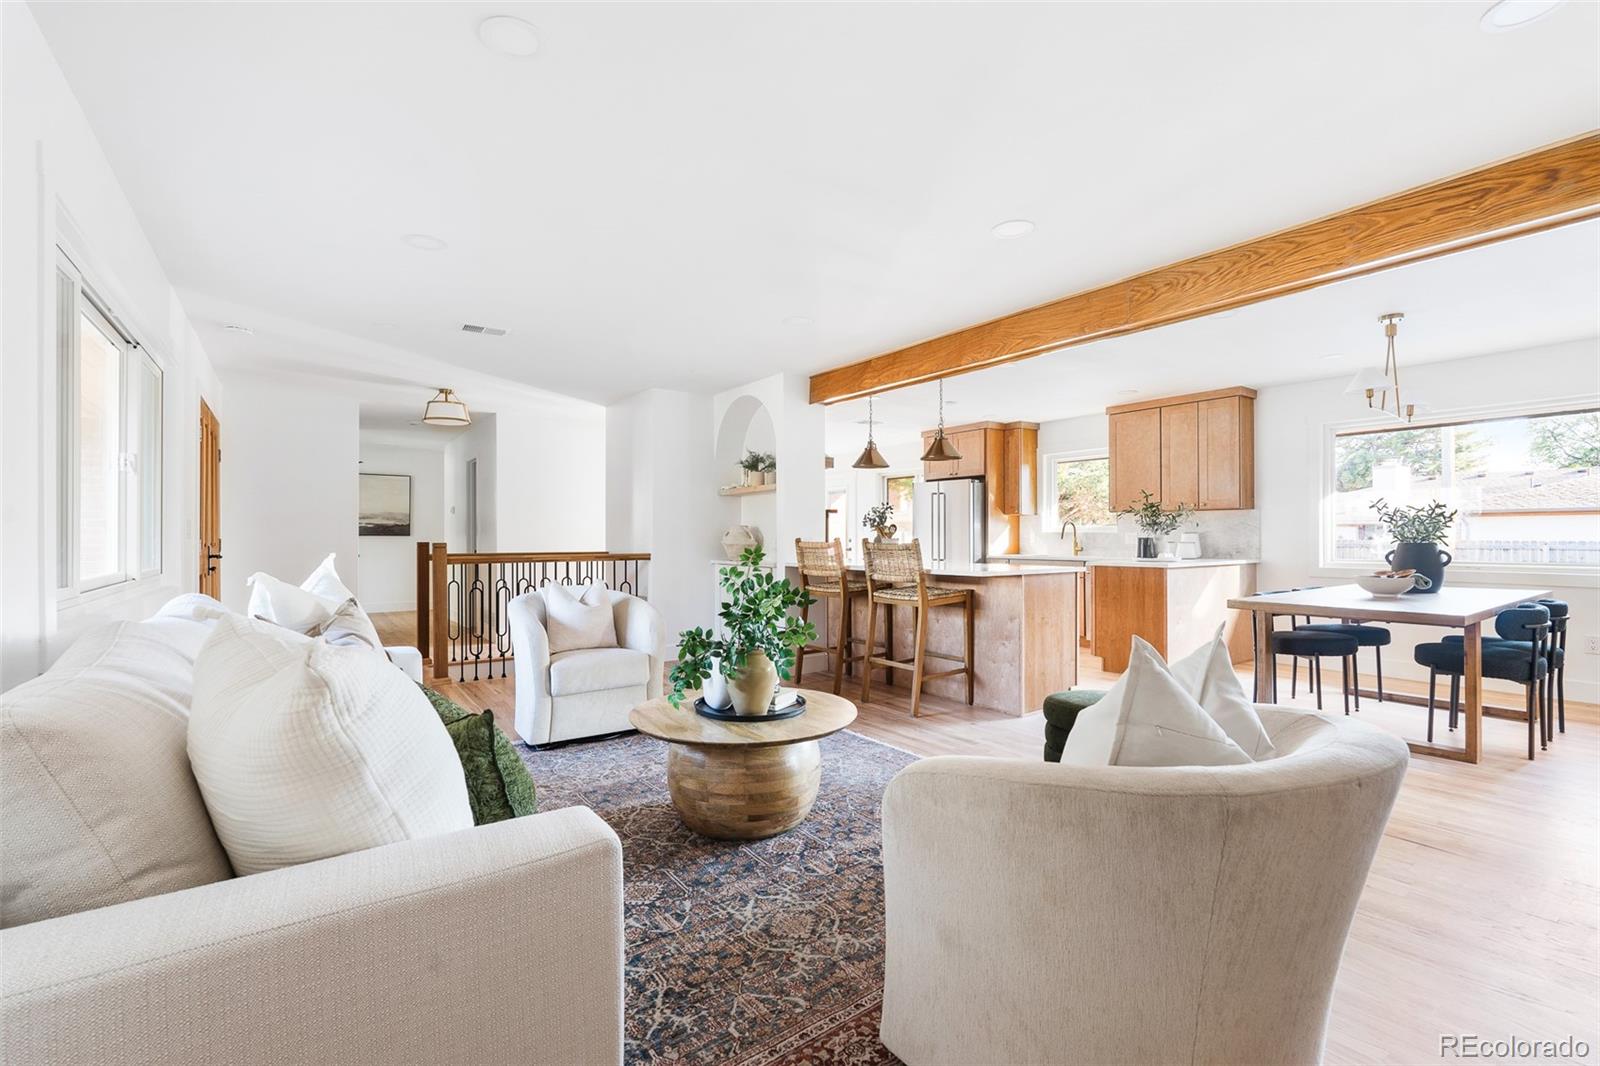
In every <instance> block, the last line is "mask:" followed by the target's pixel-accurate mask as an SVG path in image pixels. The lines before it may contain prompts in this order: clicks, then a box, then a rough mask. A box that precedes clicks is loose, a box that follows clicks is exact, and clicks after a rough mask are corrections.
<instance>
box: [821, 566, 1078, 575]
mask: <svg viewBox="0 0 1600 1066" xmlns="http://www.w3.org/2000/svg"><path fill="white" fill-rule="evenodd" d="M845 569H847V570H854V571H858V572H859V571H860V570H861V567H860V566H859V565H857V564H854V563H851V564H848V565H847V566H846V567H845ZM1086 569H1087V568H1086V567H1085V566H1084V565H1083V564H1082V563H1077V564H1072V563H1047V562H1040V563H1010V562H1007V563H968V564H966V565H965V566H960V565H956V564H949V565H945V566H930V567H928V573H929V574H932V575H933V576H934V577H965V578H986V577H1038V576H1039V575H1041V574H1081V573H1083V572H1084V570H1086Z"/></svg>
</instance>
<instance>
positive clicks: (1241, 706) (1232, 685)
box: [1167, 626, 1274, 762]
mask: <svg viewBox="0 0 1600 1066" xmlns="http://www.w3.org/2000/svg"><path fill="white" fill-rule="evenodd" d="M1167 669H1169V670H1171V671H1172V676H1173V677H1175V678H1177V679H1178V684H1180V685H1182V686H1183V690H1184V691H1185V692H1187V693H1188V694H1189V695H1190V697H1191V698H1193V699H1194V700H1195V702H1197V703H1199V704H1200V706H1202V707H1204V708H1205V711H1206V713H1207V714H1209V715H1210V716H1211V717H1212V719H1213V720H1214V721H1215V722H1216V723H1217V724H1218V725H1219V726H1221V727H1222V731H1223V732H1224V733H1226V734H1228V738H1229V739H1230V740H1232V741H1233V742H1234V743H1235V744H1237V745H1239V747H1241V748H1243V749H1244V753H1245V754H1246V755H1248V756H1250V758H1251V759H1252V760H1255V761H1257V762H1259V761H1260V760H1262V759H1270V758H1271V757H1272V753H1273V750H1274V749H1273V747H1272V740H1271V738H1270V737H1268V736H1267V730H1266V728H1265V727H1264V726H1263V725H1262V724H1261V716H1260V715H1259V714H1257V713H1256V709H1255V707H1254V705H1252V703H1251V702H1250V697H1249V696H1248V695H1246V694H1245V691H1244V686H1243V685H1241V684H1240V683H1239V675H1238V674H1236V673H1234V670H1233V659H1232V658H1231V657H1230V656H1229V655H1228V644H1227V642H1226V641H1225V640H1223V639H1222V627H1221V626H1218V627H1217V635H1216V636H1215V637H1213V638H1212V639H1211V643H1209V644H1207V645H1205V646H1204V647H1202V648H1197V649H1196V650H1194V651H1193V652H1190V653H1189V654H1188V655H1186V656H1184V657H1183V658H1182V659H1179V660H1178V661H1177V662H1175V663H1169V664H1167Z"/></svg>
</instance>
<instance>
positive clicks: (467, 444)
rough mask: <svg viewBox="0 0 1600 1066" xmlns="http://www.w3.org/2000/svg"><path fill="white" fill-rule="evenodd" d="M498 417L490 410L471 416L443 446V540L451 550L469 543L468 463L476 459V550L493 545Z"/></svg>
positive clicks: (496, 516)
mask: <svg viewBox="0 0 1600 1066" xmlns="http://www.w3.org/2000/svg"><path fill="white" fill-rule="evenodd" d="M498 422H499V419H498V418H497V417H496V416H495V415H493V414H478V415H475V416H473V420H472V425H471V426H470V427H469V428H468V429H467V430H466V431H465V432H463V433H458V434H456V435H455V436H454V437H452V438H450V443H449V444H448V445H446V446H445V450H444V500H445V536H444V541H445V543H446V544H448V545H449V546H450V550H451V551H454V552H464V551H466V550H467V548H468V547H469V546H470V543H471V539H470V538H469V537H468V536H467V519H468V511H467V464H468V463H469V462H471V461H472V460H474V459H476V460H477V461H478V476H477V483H478V550H479V551H482V552H492V551H495V550H497V549H496V548H495V543H496V538H495V532H496V523H497V520H498V515H497V512H496V510H495V499H496V495H497V492H496V487H495V477H496V469H497V466H496V462H495V456H496V447H495V442H496V436H497V434H496V426H497V424H498Z"/></svg>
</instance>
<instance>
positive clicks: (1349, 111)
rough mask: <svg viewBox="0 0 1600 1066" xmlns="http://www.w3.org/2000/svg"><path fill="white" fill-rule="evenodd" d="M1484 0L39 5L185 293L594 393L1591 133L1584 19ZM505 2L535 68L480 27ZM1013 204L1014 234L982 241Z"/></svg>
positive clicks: (849, 339) (858, 333)
mask: <svg viewBox="0 0 1600 1066" xmlns="http://www.w3.org/2000/svg"><path fill="white" fill-rule="evenodd" d="M1486 6H1487V0H1485V2H1482V3H1384V4H1318V3H1295V4H1291V3H1271V4H1268V3H1257V4H1243V3H1180V4H1111V3H1078V4H1054V5H1050V4H998V3H994V4H889V3H884V4H758V3H730V4H680V3H656V4H548V5H520V4H513V3H496V4H485V3H475V2H466V3H452V4H427V3H415V4H410V3H407V4H402V3H384V4H358V3H348V4H347V3H321V4H296V3H285V4H256V3H226V4H221V3H219V4H212V3H192V4H159V3H139V4H123V3H37V2H36V3H34V5H33V10H34V12H35V13H36V15H37V17H38V19H39V22H40V23H41V25H42V26H43V28H44V30H45V33H46V34H47V36H48V38H49V40H50V42H51V46H52V48H53V49H54V50H55V52H56V54H57V56H58V58H59V60H60V62H61V64H62V66H63V68H64V69H65V71H66V73H67V75H68V78H69V80H70V81H71V83H72V85H73V87H74V90H75V91H76V92H77V94H78V97H79V99H80V100H81V101H82V103H83V106H84V108H85V110H86V111H87V113H88V115H89V117H90V119H91V120H92V122H93V123H94V125H95V128H96V131H97V133H98V135H99V137H100V139H101V142H102V143H103V145H104V146H105V149H106V151H107V153H108V155H109V156H110V158H111V161H112V163H113V165H114V166H115V167H116V169H117V172H118V174H119V176H120V178H121V179H122V182H123V184H124V186H125V188H126V190H127V193H128V195H129V198H130V199H131V201H132V202H133V204H134V206H135V208H136V209H137V211H138V212H139V214H140V216H141V218H142V220H143V221H144V224H145V227H146V229H147V231H148V232H149V235H150V238H151V240H152V242H153V243H154V244H155V246H156V248H157V251H158V253H159V254H160V256H161V258H162V260H163V262H164V263H165V264H166V265H167V267H168V270H169V271H170V273H171V275H172V277H173V280H174V281H175V283H176V284H178V286H179V287H180V289H181V290H183V292H184V295H185V302H186V304H188V305H189V306H197V305H198V304H200V303H203V302H204V300H203V299H202V297H203V298H209V299H210V300H213V301H217V302H221V303H226V304H229V305H232V306H234V307H237V308H241V309H243V310H245V311H246V312H248V311H249V309H259V310H260V311H261V312H263V313H268V314H271V315H274V316H280V317H282V318H287V319H294V320H298V321H302V322H304V323H308V324H311V325H314V326H316V327H318V328H321V329H326V330H330V331H337V332H339V333H341V334H344V335H348V336H350V337H355V338H361V339H363V340H365V341H369V342H372V343H375V344H380V345H384V346H388V347H391V348H396V349H405V350H408V351H411V352H416V353H423V354H425V355H426V356H429V357H434V358H438V359H442V360H445V361H446V362H448V363H449V364H452V365H454V366H458V367H462V368H470V369H472V370H475V371H479V372H481V373H484V374H486V375H491V376H503V377H509V378H513V379H517V380H519V381H521V382H525V383H527V384H530V385H534V386H537V387H539V388H542V389H548V390H554V391H556V392H560V393H565V394H570V395H574V396H579V397H583V398H586V399H592V400H598V401H606V400H609V399H612V398H615V397H618V396H621V395H625V394H627V393H631V392H633V391H636V390H638V389H640V388H645V387H650V386H660V387H670V388H685V389H693V390H697V391H706V390H713V389H720V388H724V387H727V386H730V385H733V384H737V383H739V382H742V381H747V380H751V379H753V378H757V377H760V376H762V375H765V374H768V373H772V372H774V371H777V370H793V371H814V370H818V369H822V368H825V367H828V366H833V365H837V364H840V363H843V362H846V361H849V360H853V359H857V358H861V357H864V356H868V355H872V354H876V353H878V352H881V351H884V350H887V349H891V348H894V347H897V346H900V345H903V344H906V343H909V342H912V341H915V340H919V339H922V338H924V337H928V336H931V335H935V334H939V333H943V332H946V331H948V330H951V329H954V328H958V327H961V326H965V325H969V324H971V323H973V322H975V321H979V320H982V319H986V318H990V317H994V316H996V315H998V314H1003V313H1005V312H1008V311H1012V310H1015V309H1017V308H1020V307H1025V306H1029V305H1031V304H1035V303H1039V302H1042V301H1044V300H1047V299H1050V298H1054V297H1057V296H1061V295H1064V294H1066V293H1069V292H1073V291H1077V290H1080V289H1083V288H1086V287H1089V286H1091V285H1094V284H1097V283H1101V282H1106V281H1110V280H1113V279H1115V278H1118V277H1121V276H1125V275H1127V274H1129V273H1133V272H1136V271H1138V270H1140V269H1144V268H1148V267H1152V266H1155V265H1159V264H1161V263H1165V262H1169V261H1171V260H1173V259H1176V258H1180V257H1182V256H1185V255H1189V254H1192V253H1197V252H1201V251H1205V250H1207V249H1211V248H1215V247H1219V246H1222V245H1225V244H1228V243H1231V242H1234V241H1237V240H1241V239H1245V238H1248V237H1252V236H1255V235H1258V234H1261V233H1264V232H1268V231H1270V230H1273V229H1276V228H1280V227H1283V226H1285V225H1289V224H1293V223H1296V222H1300V221H1303V220H1305V219H1308V218H1313V217H1316V216H1318V215H1321V214H1325V213H1327V212H1329V211H1333V210H1336V209H1339V208H1342V207H1346V206H1349V205H1352V204H1354V203H1358V202H1361V201H1364V200H1368V199H1371V198H1374V197H1377V196H1380V195H1383V194H1386V193H1390V192H1394V191H1396V190H1399V189H1403V188H1406V187H1408V186H1411V185H1414V184H1418V183H1421V182H1423V181H1427V180H1431V179H1434V178H1437V177H1440V176H1442V175H1446V174H1450V173H1453V172H1456V171H1459V170H1463V169H1467V168H1470V167H1473V166H1478V165H1481V164H1483V163H1486V162H1489V161H1492V160H1495V159H1498V158H1501V157H1504V156H1507V155H1511V154H1515V153H1517V152H1521V151H1524V150H1527V149H1529V148H1533V147H1537V146H1540V145H1544V144H1547V143H1550V142H1553V141H1557V140H1560V139H1562V138H1565V137H1569V136H1572V135H1575V134H1578V133H1581V132H1584V131H1586V130H1589V129H1591V128H1595V127H1597V126H1600V75H1597V66H1600V62H1597V54H1596V48H1595V41H1596V39H1597V37H1600V6H1597V5H1595V4H1591V3H1569V4H1566V5H1564V6H1563V7H1561V8H1560V9H1558V10H1557V11H1556V12H1554V13H1553V14H1552V15H1550V16H1549V17H1547V18H1545V19H1543V20H1542V21H1540V22H1538V23H1535V24H1533V25H1531V26H1528V27H1526V28H1523V29H1521V30H1518V31H1515V32H1510V33H1499V34H1489V33H1484V32H1482V31H1481V30H1480V29H1479V28H1478V20H1479V16H1480V14H1481V12H1482V10H1483V9H1484V8H1485V7H1486ZM501 13H512V14H518V15H521V16H523V17H525V18H527V19H529V20H530V21H532V22H533V23H534V24H535V25H536V26H537V27H538V29H539V32H540V36H541V47H540V49H539V51H538V53H537V54H536V55H534V56H532V57H530V58H526V59H513V58H509V57H506V56H502V55H498V54H494V53H491V52H489V51H487V50H485V49H484V47H483V46H481V45H480V44H479V43H478V41H477V39H476V36H475V30H476V26H477V23H478V22H479V20H480V19H482V18H483V17H484V16H486V15H490V14H501ZM1015 217H1023V218H1029V219H1033V220H1035V221H1036V222H1037V223H1038V230H1037V232H1036V233H1034V234H1033V235H1032V236H1031V237H1027V238H1024V239H1021V240H1013V241H997V240H995V239H994V238H993V237H991V236H990V234H989V229H990V227H991V226H992V225H993V224H994V223H996V222H999V221H1001V220H1003V219H1009V218H1015ZM410 233H424V234H430V235H434V236H437V237H439V238H441V239H443V240H444V241H446V242H447V243H448V247H447V248H446V249H444V250H443V251H434V252H425V251H417V250H414V249H412V248H410V247H408V246H407V245H405V244H403V243H402V242H401V239H400V238H401V236H402V235H403V234H410ZM797 317H798V318H800V319H801V320H800V321H798V322H797V321H795V319H796V318H797ZM463 322H475V323H480V324H486V325H490V326H500V327H504V328H506V329H508V330H509V331H510V332H509V335H507V336H505V337H501V338H485V337H480V336H470V335H465V334H462V333H461V332H459V328H460V325H461V323H463ZM247 324H248V323H247ZM206 340H207V344H208V346H209V347H210V348H211V350H212V351H213V354H214V355H216V356H217V357H218V358H219V361H222V362H226V361H228V360H229V359H230V358H234V357H237V358H240V359H245V360H248V359H250V358H252V356H251V355H250V352H249V350H248V349H247V348H246V347H244V346H243V342H241V341H240V340H239V339H238V338H236V337H234V336H233V335H224V334H221V333H208V334H206Z"/></svg>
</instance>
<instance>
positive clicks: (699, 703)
mask: <svg viewBox="0 0 1600 1066" xmlns="http://www.w3.org/2000/svg"><path fill="white" fill-rule="evenodd" d="M805 709H806V698H805V697H804V696H796V697H795V699H794V702H793V703H791V704H789V706H787V707H785V708H784V709H783V710H781V711H768V712H767V713H766V714H735V713H734V710H733V708H732V707H729V708H728V709H727V710H725V711H719V710H717V708H715V707H708V706H706V701H705V697H704V696H697V697H695V701H694V713H695V714H698V715H700V716H701V717H703V718H715V719H716V720H717V721H719V722H777V721H780V720H782V719H784V718H795V717H798V716H799V715H802V714H804V713H805Z"/></svg>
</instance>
